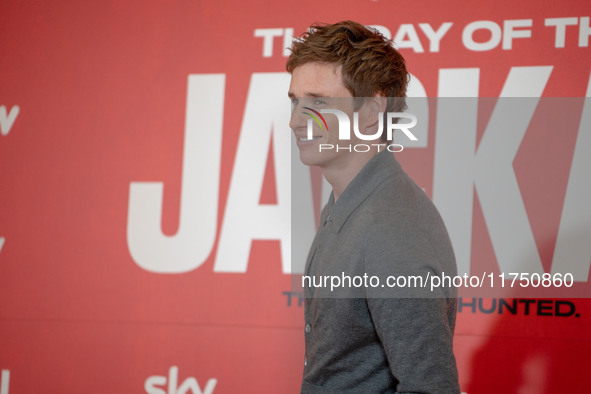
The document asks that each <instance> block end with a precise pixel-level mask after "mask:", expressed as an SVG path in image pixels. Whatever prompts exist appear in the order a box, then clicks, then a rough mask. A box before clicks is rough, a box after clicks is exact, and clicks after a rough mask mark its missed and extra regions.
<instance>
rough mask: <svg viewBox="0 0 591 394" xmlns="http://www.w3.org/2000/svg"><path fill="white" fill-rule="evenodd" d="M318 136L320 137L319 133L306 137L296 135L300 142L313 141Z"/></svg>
mask: <svg viewBox="0 0 591 394" xmlns="http://www.w3.org/2000/svg"><path fill="white" fill-rule="evenodd" d="M319 138H322V136H321V135H315V136H313V137H312V138H307V137H298V141H300V142H308V141H314V140H317V139H319Z"/></svg>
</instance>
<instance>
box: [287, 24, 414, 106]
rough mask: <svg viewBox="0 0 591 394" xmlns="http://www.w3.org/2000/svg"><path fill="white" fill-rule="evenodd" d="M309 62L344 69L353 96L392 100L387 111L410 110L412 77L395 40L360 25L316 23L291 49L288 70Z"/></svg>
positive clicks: (348, 88) (344, 78) (344, 81)
mask: <svg viewBox="0 0 591 394" xmlns="http://www.w3.org/2000/svg"><path fill="white" fill-rule="evenodd" d="M309 62H319V63H335V64H338V65H341V66H342V70H341V72H342V75H343V84H344V85H345V87H346V88H347V90H349V92H351V95H352V96H353V97H373V96H375V95H376V94H381V95H383V96H385V97H387V98H388V103H387V106H386V111H387V112H402V111H403V110H404V109H406V100H405V97H406V88H407V85H408V80H409V74H408V71H406V64H405V62H404V58H403V57H402V55H401V54H400V53H399V52H398V51H397V50H396V48H394V45H393V42H392V40H389V39H387V38H386V37H384V36H383V35H382V34H381V33H380V32H378V31H377V30H376V29H373V28H368V27H366V26H363V25H361V24H359V23H357V22H353V21H343V22H338V23H335V24H332V25H331V24H313V25H312V26H310V29H309V31H308V32H306V33H304V34H302V35H301V36H300V37H299V38H298V39H296V40H295V41H294V42H293V44H292V46H291V54H290V56H289V58H288V60H287V64H286V69H287V71H288V72H289V73H292V72H293V70H295V69H296V67H298V66H301V65H303V64H305V63H309Z"/></svg>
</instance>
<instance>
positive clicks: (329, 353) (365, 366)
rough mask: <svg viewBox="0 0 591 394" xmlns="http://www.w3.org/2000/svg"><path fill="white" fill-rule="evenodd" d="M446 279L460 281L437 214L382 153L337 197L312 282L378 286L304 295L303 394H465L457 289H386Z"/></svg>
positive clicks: (315, 248) (311, 263)
mask: <svg viewBox="0 0 591 394" xmlns="http://www.w3.org/2000/svg"><path fill="white" fill-rule="evenodd" d="M442 272H444V273H445V275H450V276H453V275H456V263H455V257H454V253H453V250H452V247H451V243H450V240H449V237H448V234H447V230H446V228H445V225H444V224H443V221H442V219H441V217H440V216H439V213H438V212H437V209H436V208H435V206H434V205H433V203H432V202H431V200H430V199H429V198H428V197H427V195H426V194H425V193H424V192H423V190H421V189H420V188H419V187H418V186H417V185H416V184H415V183H414V182H413V181H412V180H411V179H410V178H409V177H408V175H406V173H405V172H404V171H403V170H402V168H401V167H400V165H399V164H398V162H397V161H396V160H395V158H394V156H393V155H392V153H389V152H388V151H384V152H381V153H379V154H378V155H376V156H375V157H374V158H372V159H371V160H370V161H369V162H368V163H367V164H366V165H365V167H364V168H363V169H362V170H361V172H360V173H359V174H358V175H357V176H356V177H355V179H354V180H353V181H352V182H351V183H350V184H349V185H348V186H347V188H346V190H345V191H344V192H343V194H342V195H341V196H340V198H339V199H338V200H337V202H336V203H334V197H333V196H332V195H331V197H330V200H329V202H328V204H327V205H326V206H325V207H324V209H323V211H322V215H321V218H320V228H319V229H318V232H317V234H316V238H315V239H314V242H313V244H312V247H311V249H310V253H309V255H308V259H307V262H306V275H308V276H314V277H316V278H322V277H327V276H328V277H330V276H333V275H335V276H339V277H340V278H341V279H343V278H344V277H345V279H344V280H345V282H346V277H347V276H348V277H351V278H354V277H355V276H359V277H363V275H364V274H365V275H367V277H368V278H370V277H372V276H376V277H377V278H379V280H380V284H379V285H378V286H376V287H372V285H376V281H375V279H374V281H373V282H372V285H367V286H365V284H364V285H362V286H359V287H355V285H359V280H357V282H354V283H353V284H351V285H350V287H348V286H344V287H341V288H333V289H332V290H331V288H330V282H329V284H328V286H327V287H325V286H324V285H322V286H319V285H318V283H319V282H317V285H316V286H317V287H315V288H314V287H308V286H305V287H304V295H305V297H306V299H305V320H306V327H305V342H306V354H305V357H306V358H305V366H304V376H303V382H302V388H301V392H302V393H305V394H312V393H438V394H439V393H443V394H445V393H459V392H460V389H459V384H458V373H457V368H456V360H455V357H454V354H453V343H452V340H453V332H454V326H455V317H456V309H457V292H456V291H455V289H453V288H451V289H449V288H437V289H435V290H434V291H433V292H432V291H431V289H430V288H429V287H427V288H421V287H417V286H414V287H413V286H411V287H410V288H396V287H394V288H390V287H388V286H384V287H382V286H381V285H382V284H385V283H386V279H387V277H388V276H390V275H392V276H400V275H403V276H406V277H408V276H417V275H420V276H422V277H426V275H431V276H432V275H439V276H440V275H441V273H442ZM334 283H336V281H335V282H334ZM345 284H347V283H345Z"/></svg>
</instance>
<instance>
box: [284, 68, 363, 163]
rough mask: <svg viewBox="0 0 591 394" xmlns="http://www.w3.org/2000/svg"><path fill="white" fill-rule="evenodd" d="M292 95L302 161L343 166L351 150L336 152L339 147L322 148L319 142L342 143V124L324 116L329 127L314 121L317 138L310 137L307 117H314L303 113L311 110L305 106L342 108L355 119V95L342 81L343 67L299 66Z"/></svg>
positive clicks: (296, 135)
mask: <svg viewBox="0 0 591 394" xmlns="http://www.w3.org/2000/svg"><path fill="white" fill-rule="evenodd" d="M289 97H290V98H291V101H292V111H291V119H290V122H289V124H290V127H291V129H292V131H293V133H294V135H295V137H296V141H297V144H298V148H299V150H300V159H301V160H302V162H303V163H304V164H306V165H309V166H319V167H321V168H325V167H328V166H339V165H344V164H345V163H346V160H347V157H348V155H350V152H347V151H344V150H341V151H340V152H336V149H331V150H323V151H322V152H320V151H319V147H320V144H332V145H334V146H337V145H338V144H339V140H338V131H339V124H338V120H337V118H336V116H334V115H331V114H328V115H324V119H325V120H326V123H327V126H328V127H327V128H326V127H325V129H324V130H321V128H320V126H319V125H318V124H317V123H316V122H315V121H313V122H312V124H313V136H314V138H313V139H312V140H308V139H307V135H308V119H311V117H310V116H308V115H306V114H304V112H310V111H309V110H306V109H304V107H308V108H312V109H314V110H316V111H318V112H320V110H321V109H339V110H341V111H343V112H345V113H347V115H348V116H349V119H351V120H352V119H353V106H354V105H353V98H352V95H351V93H350V92H349V90H347V88H346V87H345V85H344V84H343V78H342V74H341V66H339V65H336V64H328V63H305V64H303V65H301V66H298V67H296V68H295V69H294V70H293V72H292V75H291V84H290V86H289ZM335 98H336V99H335ZM347 98H351V99H350V100H348V99H347ZM344 142H347V145H348V143H349V141H343V142H342V143H344ZM350 142H353V141H350ZM342 143H341V144H342Z"/></svg>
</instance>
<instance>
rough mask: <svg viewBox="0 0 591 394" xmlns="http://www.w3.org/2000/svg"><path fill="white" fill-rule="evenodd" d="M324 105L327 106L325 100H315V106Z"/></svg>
mask: <svg viewBox="0 0 591 394" xmlns="http://www.w3.org/2000/svg"><path fill="white" fill-rule="evenodd" d="M322 104H326V102H325V101H323V100H320V99H316V100H314V105H322Z"/></svg>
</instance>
